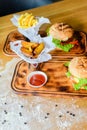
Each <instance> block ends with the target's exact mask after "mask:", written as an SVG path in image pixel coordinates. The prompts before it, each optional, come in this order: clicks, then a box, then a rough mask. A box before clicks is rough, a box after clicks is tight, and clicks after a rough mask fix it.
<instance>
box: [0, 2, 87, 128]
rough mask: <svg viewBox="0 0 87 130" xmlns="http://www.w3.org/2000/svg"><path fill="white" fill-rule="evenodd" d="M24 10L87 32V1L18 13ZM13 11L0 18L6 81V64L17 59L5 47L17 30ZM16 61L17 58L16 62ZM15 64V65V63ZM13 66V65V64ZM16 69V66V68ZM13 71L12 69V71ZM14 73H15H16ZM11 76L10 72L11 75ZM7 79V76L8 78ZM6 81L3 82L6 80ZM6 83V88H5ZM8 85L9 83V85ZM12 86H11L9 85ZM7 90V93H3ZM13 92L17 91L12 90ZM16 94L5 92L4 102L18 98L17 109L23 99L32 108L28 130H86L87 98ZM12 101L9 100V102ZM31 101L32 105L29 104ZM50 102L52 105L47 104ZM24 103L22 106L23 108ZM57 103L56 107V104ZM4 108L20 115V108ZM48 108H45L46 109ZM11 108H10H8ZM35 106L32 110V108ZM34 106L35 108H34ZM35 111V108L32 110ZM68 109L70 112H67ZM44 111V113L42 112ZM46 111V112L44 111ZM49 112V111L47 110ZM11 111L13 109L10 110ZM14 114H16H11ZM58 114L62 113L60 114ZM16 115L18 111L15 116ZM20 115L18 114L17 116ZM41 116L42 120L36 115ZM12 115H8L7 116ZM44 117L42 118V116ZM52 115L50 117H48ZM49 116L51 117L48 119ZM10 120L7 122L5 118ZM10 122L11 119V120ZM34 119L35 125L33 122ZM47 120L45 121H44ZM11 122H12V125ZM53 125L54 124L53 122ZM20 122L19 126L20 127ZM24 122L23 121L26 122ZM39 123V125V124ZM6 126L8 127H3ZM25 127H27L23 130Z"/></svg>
mask: <svg viewBox="0 0 87 130" xmlns="http://www.w3.org/2000/svg"><path fill="white" fill-rule="evenodd" d="M24 12H32V13H33V14H34V15H36V16H44V17H47V18H49V19H50V20H51V22H52V23H55V22H67V23H69V24H70V25H72V26H73V28H75V29H77V30H81V31H83V32H85V33H87V18H86V17H87V0H82V1H81V0H76V1H75V0H65V1H60V2H56V3H54V4H50V5H47V6H43V7H39V8H35V9H31V10H26V11H22V12H18V14H22V13H24ZM12 16H13V14H11V15H7V16H4V17H1V18H0V66H1V67H0V75H1V76H0V83H1V82H2V81H1V80H2V78H3V73H2V72H4V74H5V70H6V68H8V67H6V64H7V63H9V62H10V61H12V60H13V57H10V56H6V55H5V54H4V53H3V46H4V43H5V40H6V37H7V35H8V34H9V33H10V32H11V31H13V30H15V29H16V27H15V26H14V25H13V24H12V23H11V21H10V19H11V18H12ZM12 63H15V65H16V61H15V62H12ZM13 66H14V65H13ZM11 67H12V66H11ZM13 68H14V67H13ZM8 72H9V70H8ZM12 74H13V73H11V75H12ZM9 76H10V75H9ZM4 80H5V77H4ZM4 80H3V81H4ZM10 81H11V77H10V79H9V82H10ZM6 85H7V83H6V84H5V83H4V86H5V87H6ZM4 86H3V87H4ZM7 86H8V85H7ZM0 87H1V88H2V85H1V84H0ZM9 88H10V87H9ZM2 93H4V92H2ZM12 93H13V92H12ZM12 93H11V92H10V94H9V95H7V96H6V97H4V98H3V95H2V96H1V101H4V103H5V105H6V102H5V101H6V100H7V99H8V97H9V99H10V96H11V98H12V99H11V100H12V102H13V103H15V101H14V100H15V99H16V100H18V102H17V109H18V108H19V105H21V104H22V103H20V102H21V101H23V105H25V108H24V109H25V110H24V111H23V112H25V111H28V110H29V109H30V113H29V112H28V114H31V113H32V116H31V122H30V124H31V127H30V126H29V124H28V123H29V120H28V122H27V121H25V122H24V124H25V125H26V126H27V127H26V130H27V129H28V128H30V130H34V129H35V130H41V129H42V130H45V129H47V130H57V129H58V130H66V129H67V130H78V129H79V130H82V129H84V130H86V129H87V98H86V97H85V98H76V97H70V98H67V97H66V98H65V97H64V98H61V97H59V98H55V97H54V98H43V97H33V96H32V97H20V96H19V97H18V95H16V96H15V95H14V94H13V96H12ZM8 101H9V100H7V102H8ZM28 101H29V104H30V106H29V104H28V103H26V102H28ZM48 103H49V105H47V104H48ZM8 104H9V105H11V104H10V103H8ZM23 105H21V108H22V107H23ZM52 105H54V106H55V109H54V107H53V106H52ZM0 106H1V108H2V110H1V112H2V111H4V113H5V115H6V114H7V113H6V111H9V109H10V111H11V112H13V113H16V114H17V110H15V109H16V108H14V109H11V108H9V109H8V110H5V106H4V104H3V103H2V104H0ZM43 107H44V109H43ZM7 108H8V107H6V109H7ZM31 108H32V109H31ZM33 108H34V110H33ZM32 110H33V111H32ZM65 110H66V111H65ZM34 112H35V113H38V114H36V116H35V114H34ZM41 112H42V113H41ZM44 112H45V113H44ZM46 112H47V113H46ZM8 114H9V112H8ZM11 114H12V113H11ZM19 115H20V116H22V114H21V110H20V111H19ZM57 115H58V116H57ZM12 116H14V114H13V115H12ZM15 116H16V115H15ZM37 116H38V119H37V118H36V117H37ZM43 116H44V117H45V121H46V123H45V121H44V119H43ZM7 117H8V115H7ZM7 117H6V119H3V120H4V123H3V120H2V119H1V120H2V124H5V122H6V121H7ZM39 117H41V118H39ZM48 117H49V118H48ZM25 118H27V114H25V115H24V119H25ZM46 119H47V120H46ZM5 120H6V121H5ZM9 121H10V120H9ZM32 122H33V124H32ZM42 122H43V123H42ZM2 124H0V125H1V128H2V129H1V130H5V128H4V127H3V126H2ZM9 124H10V127H11V123H8V125H9ZM50 124H51V125H50ZM17 125H18V126H17ZM17 125H15V124H14V128H13V127H12V130H14V129H16V128H18V129H19V128H20V125H19V124H17ZM22 125H23V124H22ZM36 125H37V127H36ZM3 128H4V129H3ZM23 128H24V126H23V127H22V126H21V130H22V129H23ZM23 130H24V129H23Z"/></svg>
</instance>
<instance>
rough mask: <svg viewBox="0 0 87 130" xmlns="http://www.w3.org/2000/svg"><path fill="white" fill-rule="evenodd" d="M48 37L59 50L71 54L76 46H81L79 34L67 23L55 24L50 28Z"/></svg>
mask: <svg viewBox="0 0 87 130" xmlns="http://www.w3.org/2000/svg"><path fill="white" fill-rule="evenodd" d="M48 35H50V36H51V37H52V42H53V43H54V44H55V46H56V47H57V48H58V49H61V50H63V51H65V52H69V51H70V50H71V49H72V48H73V47H74V46H79V37H78V35H77V32H76V31H75V30H74V29H73V28H72V27H71V26H70V25H68V24H66V23H55V24H53V25H52V26H50V28H49V31H48Z"/></svg>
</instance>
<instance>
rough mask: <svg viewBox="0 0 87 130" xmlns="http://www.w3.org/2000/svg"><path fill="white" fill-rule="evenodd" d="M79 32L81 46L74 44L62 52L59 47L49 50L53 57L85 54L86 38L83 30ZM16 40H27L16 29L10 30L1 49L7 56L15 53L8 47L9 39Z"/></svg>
mask: <svg viewBox="0 0 87 130" xmlns="http://www.w3.org/2000/svg"><path fill="white" fill-rule="evenodd" d="M78 33H79V34H80V37H79V39H80V42H81V43H82V46H75V47H74V48H72V49H71V50H70V51H69V52H64V51H62V50H59V49H57V48H56V49H55V50H53V51H51V52H50V54H51V55H52V57H53V59H59V60H69V59H71V58H73V57H75V56H83V55H86V54H87V41H86V40H87V39H86V34H85V33H83V32H78ZM16 40H25V41H29V39H27V38H26V37H25V36H23V35H22V34H20V33H19V32H18V31H17V30H15V31H13V32H11V33H10V34H9V35H8V36H7V39H6V41H5V44H4V48H3V51H4V53H5V54H7V55H9V56H14V55H16V54H15V53H14V52H13V51H12V50H11V49H10V42H11V41H16Z"/></svg>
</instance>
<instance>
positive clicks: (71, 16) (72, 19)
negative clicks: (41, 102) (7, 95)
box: [0, 0, 87, 130]
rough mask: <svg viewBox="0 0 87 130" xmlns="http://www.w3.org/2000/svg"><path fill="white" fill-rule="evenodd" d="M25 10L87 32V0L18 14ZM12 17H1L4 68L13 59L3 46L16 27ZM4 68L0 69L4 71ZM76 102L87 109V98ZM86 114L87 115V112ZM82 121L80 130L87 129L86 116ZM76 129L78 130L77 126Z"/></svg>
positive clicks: (0, 54)
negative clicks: (4, 50) (7, 54)
mask: <svg viewBox="0 0 87 130" xmlns="http://www.w3.org/2000/svg"><path fill="white" fill-rule="evenodd" d="M24 12H32V13H33V14H34V15H36V16H44V17H47V18H49V19H50V20H51V22H52V23H55V22H67V23H69V24H70V25H72V26H73V28H75V29H77V30H81V31H84V32H85V33H87V0H64V1H60V2H56V3H54V4H50V5H47V6H42V7H38V8H35V9H31V10H26V11H22V12H18V14H22V13H24ZM12 17H13V14H11V15H7V16H3V17H1V18H0V64H1V65H3V68H2V69H3V70H4V67H5V65H6V63H7V62H9V61H11V60H12V58H13V57H10V56H6V55H5V54H4V53H3V46H4V43H5V40H6V37H7V35H8V34H9V33H10V32H11V31H13V30H15V29H16V27H15V26H14V25H13V24H12V23H11V21H10V19H11V18H12ZM2 69H1V70H0V71H2ZM0 86H1V85H0ZM56 100H57V99H56ZM68 100H69V101H70V100H71V99H67V101H68ZM73 100H74V98H73ZM76 104H77V105H78V106H79V107H80V108H81V110H83V112H84V111H86V109H87V98H78V100H76ZM85 116H87V114H86V115H85ZM81 123H82V124H79V122H78V128H79V130H82V128H84V130H87V125H86V124H87V120H85V118H84V117H83V120H82V122H81ZM75 125H76V124H75ZM73 128H74V126H73V127H72V130H73ZM80 128H81V129H80ZM66 129H67V128H66ZM32 130H33V129H32ZM43 130H44V129H43ZM50 130H51V129H50ZM54 130H57V128H55V129H54ZM59 130H62V129H59ZM64 130H65V129H64ZM67 130H68V129H67ZM69 130H71V129H69ZM75 130H77V127H75Z"/></svg>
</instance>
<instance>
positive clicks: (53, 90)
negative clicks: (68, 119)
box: [11, 60, 87, 97]
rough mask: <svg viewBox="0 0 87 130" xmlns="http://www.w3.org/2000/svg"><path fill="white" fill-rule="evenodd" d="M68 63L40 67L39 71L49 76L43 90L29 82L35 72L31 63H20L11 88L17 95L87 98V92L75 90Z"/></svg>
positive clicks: (50, 62) (52, 62)
mask: <svg viewBox="0 0 87 130" xmlns="http://www.w3.org/2000/svg"><path fill="white" fill-rule="evenodd" d="M65 62H67V61H60V62H59V61H56V62H54V61H52V60H51V61H49V62H46V63H42V64H40V65H39V66H38V68H37V70H41V71H43V72H45V73H46V74H47V76H48V81H47V83H46V84H45V85H44V86H43V87H41V88H32V87H30V86H29V84H28V82H27V76H28V74H29V73H30V72H31V71H33V70H32V67H31V65H30V64H29V63H27V62H25V61H23V60H22V61H20V62H19V63H18V64H17V65H16V68H15V71H14V75H13V78H12V83H11V87H12V89H13V91H14V92H15V93H17V94H24V95H35V96H36V95H38V96H39V95H40V96H59V95H63V96H64V95H66V96H79V97H82V96H87V91H86V90H78V91H76V90H74V88H73V85H72V82H71V80H70V79H69V78H67V76H66V72H67V67H65V65H64V64H65Z"/></svg>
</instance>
